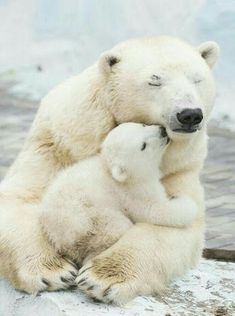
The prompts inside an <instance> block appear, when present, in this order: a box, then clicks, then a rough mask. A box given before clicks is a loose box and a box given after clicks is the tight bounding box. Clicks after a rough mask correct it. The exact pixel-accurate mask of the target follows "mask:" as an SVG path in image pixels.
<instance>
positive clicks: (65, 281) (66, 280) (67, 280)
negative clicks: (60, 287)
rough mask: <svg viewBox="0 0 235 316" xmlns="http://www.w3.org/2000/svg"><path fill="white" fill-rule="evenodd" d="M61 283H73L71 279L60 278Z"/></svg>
mask: <svg viewBox="0 0 235 316" xmlns="http://www.w3.org/2000/svg"><path fill="white" fill-rule="evenodd" d="M60 279H61V281H62V282H64V283H70V282H72V281H73V279H71V278H64V277H60Z"/></svg>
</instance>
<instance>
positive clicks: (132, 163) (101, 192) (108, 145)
mask: <svg viewBox="0 0 235 316" xmlns="http://www.w3.org/2000/svg"><path fill="white" fill-rule="evenodd" d="M168 142H169V138H168V136H167V134H166V131H165V129H164V128H163V127H160V126H156V125H152V126H146V125H142V124H137V123H123V124H121V125H119V126H117V127H116V128H114V129H113V130H112V131H111V132H110V133H109V134H108V136H107V137H106V138H105V140H104V142H103V144H102V148H101V151H100V153H99V154H98V155H96V156H93V157H91V158H88V159H86V160H84V161H82V162H79V163H77V164H75V165H74V166H72V167H69V168H67V169H65V170H64V171H62V172H61V173H60V174H59V175H58V177H57V179H56V180H55V181H54V182H53V183H52V185H51V186H50V187H49V189H48V191H47V192H46V194H45V196H44V199H43V201H42V216H41V224H42V227H43V231H44V232H45V234H46V236H47V237H48V239H49V240H50V241H51V243H52V244H53V245H54V246H55V247H56V249H57V251H59V252H60V253H62V254H64V255H67V256H69V257H70V258H72V259H73V260H76V261H77V262H79V263H82V262H84V260H88V259H89V258H90V257H91V256H94V255H95V254H97V253H99V252H100V251H102V250H103V249H106V248H107V247H109V246H110V245H111V244H113V243H114V242H115V241H117V240H118V239H119V238H120V237H121V235H122V234H123V233H124V232H125V231H126V230H127V229H129V228H130V227H131V226H132V225H133V223H136V222H145V223H151V224H157V225H163V226H174V227H177V226H178V227H179V226H181V227H182V226H187V225H190V224H191V223H192V222H193V220H194V218H195V216H196V209H197V208H196V204H194V202H193V201H192V200H191V199H190V198H187V197H186V196H180V197H169V196H168V195H167V193H166V192H165V189H164V187H163V185H162V184H161V182H160V178H161V172H160V168H159V165H160V161H161V158H162V156H163V154H164V151H165V148H166V146H167V145H168Z"/></svg>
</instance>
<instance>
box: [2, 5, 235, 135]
mask: <svg viewBox="0 0 235 316" xmlns="http://www.w3.org/2000/svg"><path fill="white" fill-rule="evenodd" d="M0 21H1V27H0V87H4V89H7V91H8V92H9V93H10V94H12V95H14V96H16V97H17V98H24V99H28V100H34V101H38V100H39V99H40V98H41V97H42V96H43V95H45V94H46V93H47V92H48V91H49V90H50V89H51V88H52V87H53V86H54V85H56V84H57V83H59V82H61V81H63V80H64V79H65V78H67V77H69V76H71V75H74V74H78V73H79V72H80V71H81V70H83V69H84V68H86V67H87V66H89V65H90V64H92V63H93V62H95V61H96V60H97V58H98V57H99V55H100V53H101V52H102V51H104V50H106V49H109V48H111V47H112V46H113V45H115V44H116V43H118V42H120V41H123V40H126V39H128V38H131V37H136V36H144V35H159V34H168V35H173V36H177V37H181V38H183V39H185V40H187V41H189V42H191V43H192V44H194V45H198V44H199V43H200V42H202V41H206V40H214V41H217V42H218V43H219V45H220V47H221V59H220V61H219V64H218V65H217V67H216V70H215V74H216V77H217V82H218V97H217V102H216V107H215V111H214V113H213V118H214V119H215V120H216V121H217V123H218V124H220V125H222V126H223V127H227V128H233V126H235V105H234V101H233V100H234V99H235V85H234V83H235V0H223V1H221V0H174V1H172V0H89V1H87V0H0ZM2 89H3V88H2ZM234 129H235V127H234Z"/></svg>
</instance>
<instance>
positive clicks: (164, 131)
mask: <svg viewBox="0 0 235 316" xmlns="http://www.w3.org/2000/svg"><path fill="white" fill-rule="evenodd" d="M160 135H161V137H162V138H164V137H167V136H168V135H167V132H166V129H165V127H163V126H161V127H160Z"/></svg>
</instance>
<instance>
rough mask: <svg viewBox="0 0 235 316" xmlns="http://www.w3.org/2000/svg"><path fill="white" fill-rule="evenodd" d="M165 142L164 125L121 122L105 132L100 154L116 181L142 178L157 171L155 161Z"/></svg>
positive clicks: (157, 162)
mask: <svg viewBox="0 0 235 316" xmlns="http://www.w3.org/2000/svg"><path fill="white" fill-rule="evenodd" d="M168 142H169V138H168V136H167V133H166V130H165V128H164V127H161V126H159V125H151V126H149V125H144V124H138V123H123V124H120V125H119V126H117V127H116V128H114V129H113V130H112V131H111V132H110V133H109V134H108V136H107V137H106V139H105V140H104V142H103V144H102V150H101V155H102V158H103V160H104V161H105V163H106V164H107V167H108V169H109V170H110V172H111V174H112V176H113V178H114V179H115V180H116V181H119V182H125V181H126V180H128V179H132V180H137V181H138V180H140V181H141V180H144V179H145V178H146V177H147V178H148V179H149V177H153V176H154V175H156V172H157V173H158V174H157V175H159V170H158V165H159V163H160V161H161V157H162V155H163V152H164V150H165V148H166V146H167V144H168Z"/></svg>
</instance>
